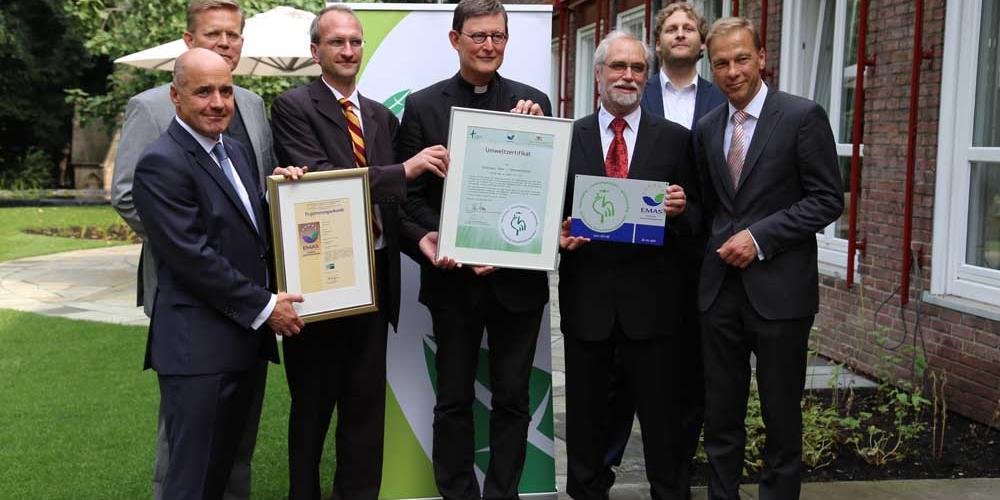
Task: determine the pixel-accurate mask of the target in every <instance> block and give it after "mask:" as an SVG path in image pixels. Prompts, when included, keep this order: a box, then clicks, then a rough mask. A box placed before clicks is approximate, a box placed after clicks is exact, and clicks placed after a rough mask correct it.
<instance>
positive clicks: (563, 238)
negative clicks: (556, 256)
mask: <svg viewBox="0 0 1000 500" xmlns="http://www.w3.org/2000/svg"><path fill="white" fill-rule="evenodd" d="M570 224H571V222H570V218H569V217H566V220H564V221H562V229H560V230H559V248H561V249H563V250H576V249H577V248H580V245H583V244H585V243H587V242H589V241H590V238H584V237H583V236H570V235H569V226H570Z"/></svg>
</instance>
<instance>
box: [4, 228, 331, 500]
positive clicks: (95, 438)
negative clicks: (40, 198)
mask: <svg viewBox="0 0 1000 500" xmlns="http://www.w3.org/2000/svg"><path fill="white" fill-rule="evenodd" d="M32 210H34V209H32ZM46 210H48V209H46ZM5 227H6V226H5ZM3 248H4V249H5V251H6V246H4V247H3ZM145 342H146V331H145V328H142V327H127V326H116V325H109V324H105V323H95V322H89V321H72V320H66V319H60V318H51V317H46V316H39V315H36V314H30V313H21V312H15V311H10V310H2V309H0V498H2V499H7V498H10V499H22V498H39V499H40V498H44V499H128V500H134V499H141V498H149V497H150V477H151V473H152V472H151V471H152V457H153V445H154V441H155V438H156V436H155V434H156V412H157V402H158V397H159V396H158V390H157V385H156V375H155V374H154V373H153V372H152V371H142V370H141V368H142V359H143V352H144V349H145ZM267 384H268V385H267V394H266V396H265V401H264V414H263V416H262V418H261V424H260V431H259V434H258V441H257V451H256V455H255V458H254V485H253V494H254V498H255V499H279V498H285V497H286V495H287V484H288V480H287V477H288V465H287V464H288V460H287V445H286V431H287V428H288V402H289V396H288V386H287V384H286V382H285V373H284V370H283V369H282V367H280V366H275V365H271V366H270V369H269V370H268V382H267ZM332 434H333V432H330V433H329V434H328V439H327V452H326V453H325V454H324V463H323V466H322V472H323V483H322V484H323V485H324V489H325V490H326V491H327V492H329V490H330V481H331V478H332V471H333V459H332V455H333V453H332V451H331V450H332V443H331V442H332Z"/></svg>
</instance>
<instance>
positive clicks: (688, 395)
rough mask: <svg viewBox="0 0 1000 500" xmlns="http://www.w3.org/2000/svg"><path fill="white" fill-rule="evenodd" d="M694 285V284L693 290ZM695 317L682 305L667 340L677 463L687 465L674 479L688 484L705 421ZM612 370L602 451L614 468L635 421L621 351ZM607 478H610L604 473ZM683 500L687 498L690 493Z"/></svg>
mask: <svg viewBox="0 0 1000 500" xmlns="http://www.w3.org/2000/svg"><path fill="white" fill-rule="evenodd" d="M696 288H697V285H695V288H692V289H696ZM685 300H690V301H691V302H694V301H695V300H697V297H696V296H695V294H687V297H686V298H685ZM698 319H699V314H698V310H697V306H696V305H695V304H693V303H692V304H686V306H685V308H684V316H683V318H682V319H681V327H680V329H679V330H678V332H679V333H678V334H677V335H675V336H674V337H672V338H671V339H670V344H671V349H672V350H673V351H674V352H673V354H672V355H673V359H674V360H675V362H674V363H672V364H671V367H670V368H672V372H673V375H671V377H670V382H671V383H672V385H673V387H672V389H673V390H674V391H675V394H676V395H677V406H678V408H677V410H678V411H680V419H681V420H680V421H681V425H680V429H679V431H678V432H680V434H679V436H678V437H677V439H676V441H677V443H678V446H677V447H676V448H675V450H676V451H677V453H678V458H677V459H678V460H679V461H681V462H683V463H685V464H687V466H686V467H682V468H681V469H680V470H679V471H678V472H679V473H680V474H681V475H682V476H681V477H679V478H678V479H677V481H678V482H680V483H690V482H691V474H692V472H693V469H694V467H695V463H694V455H695V453H696V452H697V451H698V438H699V437H701V426H702V424H703V423H704V420H705V376H704V367H703V366H702V356H701V329H700V325H699V321H698ZM613 365H614V371H613V373H612V379H611V391H610V395H609V397H608V412H609V416H608V420H609V424H608V425H609V429H608V444H607V449H606V451H605V456H604V461H605V465H606V466H607V467H608V468H610V467H611V466H618V465H621V463H622V457H623V456H624V454H625V447H626V446H627V445H628V440H629V437H630V436H631V435H632V422H633V420H634V419H635V401H633V399H632V391H631V390H630V388H629V386H628V380H627V379H626V377H625V365H624V359H623V358H622V355H621V352H620V351H619V350H618V349H616V350H615V355H614V360H613ZM608 476H609V477H611V478H612V479H613V477H614V476H612V475H611V474H610V470H609V471H608ZM685 498H691V494H690V491H688V494H687V496H686V497H685Z"/></svg>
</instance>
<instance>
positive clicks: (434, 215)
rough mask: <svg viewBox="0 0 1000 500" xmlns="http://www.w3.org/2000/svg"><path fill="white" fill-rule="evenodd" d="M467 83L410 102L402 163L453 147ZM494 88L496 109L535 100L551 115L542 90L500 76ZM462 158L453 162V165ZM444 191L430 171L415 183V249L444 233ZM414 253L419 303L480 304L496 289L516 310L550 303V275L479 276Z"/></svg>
mask: <svg viewBox="0 0 1000 500" xmlns="http://www.w3.org/2000/svg"><path fill="white" fill-rule="evenodd" d="M461 85H462V83H461V77H460V76H459V75H458V74H456V75H455V76H453V77H452V78H449V79H447V80H442V81H440V82H438V83H435V84H434V85H431V86H429V87H427V88H425V89H422V90H420V91H417V92H414V93H413V94H410V96H409V97H407V98H406V108H405V111H404V113H403V122H402V125H400V128H399V135H398V137H397V140H396V158H397V159H400V160H402V159H406V158H409V157H411V156H413V155H414V154H416V153H417V152H419V151H420V150H422V149H423V148H425V147H428V146H433V145H436V144H441V145H447V144H448V126H449V122H450V120H451V107H452V106H463V105H466V104H465V103H464V102H463V101H462V100H460V98H461V96H462V90H461V88H460V86H461ZM494 85H498V87H497V91H498V92H499V93H500V94H499V96H498V97H499V102H500V103H501V104H500V106H499V107H500V109H495V110H494V111H510V110H511V109H512V108H513V107H514V106H515V105H516V104H517V101H518V100H520V99H530V100H532V101H534V102H537V103H539V105H540V106H541V107H542V111H543V112H544V113H545V115H547V116H551V114H552V108H551V106H550V105H549V99H548V97H546V96H545V94H543V93H542V92H541V91H539V90H537V89H535V88H533V87H530V86H528V85H524V84H523V83H518V82H515V81H513V80H507V79H505V78H502V77H500V75H499V74H498V75H496V78H495V80H494ZM459 160H460V159H458V158H452V167H454V166H455V165H456V164H457V162H458V161H459ZM443 188H444V182H443V180H442V179H441V178H440V177H437V176H435V175H433V174H430V173H427V174H424V175H422V176H420V177H419V178H417V179H416V180H415V181H414V182H413V183H411V185H410V188H409V192H408V194H407V198H406V203H405V204H404V209H405V212H404V218H403V233H404V238H406V239H408V240H409V241H410V242H411V243H412V244H413V245H416V243H417V242H419V241H420V239H421V238H423V237H424V235H426V234H427V233H428V232H431V231H437V230H438V222H439V219H440V217H441V193H442V190H443ZM414 255H415V258H416V259H417V261H418V262H420V264H421V272H420V296H419V300H420V302H421V303H422V304H424V305H427V306H431V307H433V306H436V305H443V304H449V305H452V306H455V305H458V306H463V305H471V304H475V303H476V302H478V301H479V299H480V298H481V297H482V296H483V293H484V292H485V291H486V290H487V289H488V288H492V290H493V291H494V293H495V294H496V296H497V299H498V300H499V301H500V302H501V303H502V304H503V305H504V306H505V307H506V308H508V309H510V310H512V311H525V310H530V309H534V308H537V307H541V306H542V305H543V304H545V303H546V302H548V300H549V288H548V278H547V277H546V275H545V273H544V272H540V271H522V270H516V269H500V270H497V271H496V272H494V273H492V274H490V275H487V276H485V277H477V276H474V275H473V273H472V271H471V270H468V269H457V270H451V271H443V270H440V269H437V268H435V267H434V266H433V265H432V264H431V263H430V262H429V261H427V259H426V258H424V257H423V256H421V255H417V254H414Z"/></svg>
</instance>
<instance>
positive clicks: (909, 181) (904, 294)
mask: <svg viewBox="0 0 1000 500" xmlns="http://www.w3.org/2000/svg"><path fill="white" fill-rule="evenodd" d="M916 5H917V12H916V19H914V21H913V22H914V26H913V61H912V63H911V66H910V127H909V135H908V138H907V142H906V184H905V189H906V191H905V195H904V200H903V266H902V276H901V277H900V285H899V286H900V291H899V305H902V306H905V305H906V304H907V303H909V302H910V261H911V260H912V259H913V250H912V249H911V248H910V242H911V241H912V240H913V175H914V166H915V164H916V154H915V152H916V148H917V98H918V97H919V94H920V64H921V63H922V62H923V61H924V59H930V58H931V56H932V55H933V53H932V52H931V51H928V50H924V0H918V1H917V3H916Z"/></svg>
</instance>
